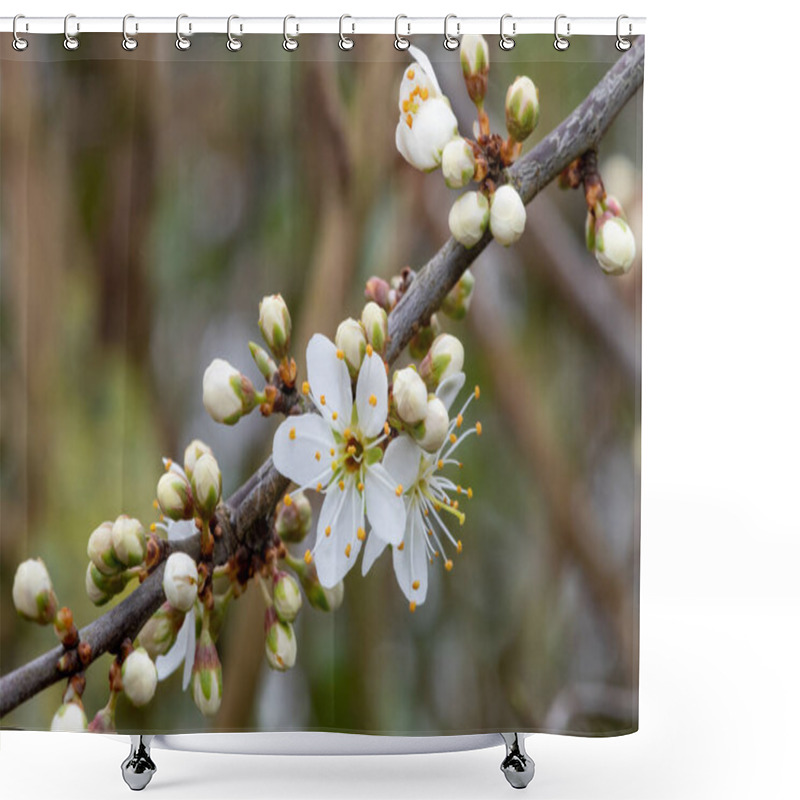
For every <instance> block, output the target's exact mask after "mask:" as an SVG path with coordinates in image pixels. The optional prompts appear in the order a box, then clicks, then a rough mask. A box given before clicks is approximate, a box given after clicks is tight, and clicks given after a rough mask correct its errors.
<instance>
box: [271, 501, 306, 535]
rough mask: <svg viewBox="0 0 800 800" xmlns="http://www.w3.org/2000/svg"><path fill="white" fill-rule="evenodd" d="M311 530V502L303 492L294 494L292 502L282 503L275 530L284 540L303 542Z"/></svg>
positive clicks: (276, 518) (276, 517)
mask: <svg viewBox="0 0 800 800" xmlns="http://www.w3.org/2000/svg"><path fill="white" fill-rule="evenodd" d="M310 530H311V503H309V501H308V498H307V497H306V496H305V494H304V493H303V492H298V493H297V494H295V495H292V504H291V505H288V506H287V505H286V503H281V504H280V506H279V507H278V513H277V515H276V516H275V532H276V533H277V534H278V536H280V537H281V539H283V541H284V542H302V541H303V539H305V538H306V534H308V532H309V531H310Z"/></svg>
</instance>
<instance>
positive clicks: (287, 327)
mask: <svg viewBox="0 0 800 800" xmlns="http://www.w3.org/2000/svg"><path fill="white" fill-rule="evenodd" d="M258 327H259V328H261V335H262V336H263V337H264V341H265V342H266V343H267V346H268V347H269V349H270V350H272V354H273V355H274V356H275V358H277V359H278V360H281V359H283V358H286V356H287V355H288V354H289V342H290V340H291V336H292V318H291V317H290V316H289V309H288V308H287V307H286V303H285V302H284V300H283V298H282V297H281V296H280V295H279V294H273V295H268V296H266V297H263V298H262V299H261V302H260V303H259V304H258Z"/></svg>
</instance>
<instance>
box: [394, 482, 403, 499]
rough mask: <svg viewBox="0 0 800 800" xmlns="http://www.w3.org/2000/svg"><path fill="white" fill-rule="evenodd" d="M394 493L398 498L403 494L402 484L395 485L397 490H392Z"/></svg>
mask: <svg viewBox="0 0 800 800" xmlns="http://www.w3.org/2000/svg"><path fill="white" fill-rule="evenodd" d="M394 493H395V494H396V495H397V496H398V497H400V495H401V494H403V484H402V483H398V484H397V488H396V489H395V490H394Z"/></svg>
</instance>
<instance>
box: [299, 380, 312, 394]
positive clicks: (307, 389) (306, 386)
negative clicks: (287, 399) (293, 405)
mask: <svg viewBox="0 0 800 800" xmlns="http://www.w3.org/2000/svg"><path fill="white" fill-rule="evenodd" d="M300 391H301V392H302V393H303V394H308V393H309V392H310V391H311V386H309V383H308V381H303V385H302V386H301V387H300Z"/></svg>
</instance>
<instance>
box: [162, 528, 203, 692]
mask: <svg viewBox="0 0 800 800" xmlns="http://www.w3.org/2000/svg"><path fill="white" fill-rule="evenodd" d="M159 527H161V529H162V530H164V531H165V532H166V534H167V539H169V541H171V542H175V541H178V540H180V539H187V538H189V537H190V536H193V535H194V534H195V533H197V528H196V527H195V524H194V522H193V521H192V520H183V521H182V522H173V521H172V520H169V519H168V520H167V521H166V523H165V524H161V525H160V526H159ZM196 642H197V627H196V617H195V606H194V605H193V606H192V607H191V608H190V609H189V610H188V611H187V612H186V617H185V618H184V620H183V625H181V629H180V630H179V631H178V636H177V638H176V639H175V644H174V645H172V647H171V648H170V650H169V652H167V654H166V655H163V656H158V657H157V658H156V671H157V672H158V680H159V681H163V680H166V679H167V678H168V677H169V676H170V675H172V673H173V672H175V670H176V669H178V667H179V666H180V665H181V664H183V665H184V666H183V690H184V691H186V689H187V687H188V686H189V683H190V682H191V680H192V667H193V666H194V654H195V644H196Z"/></svg>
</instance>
